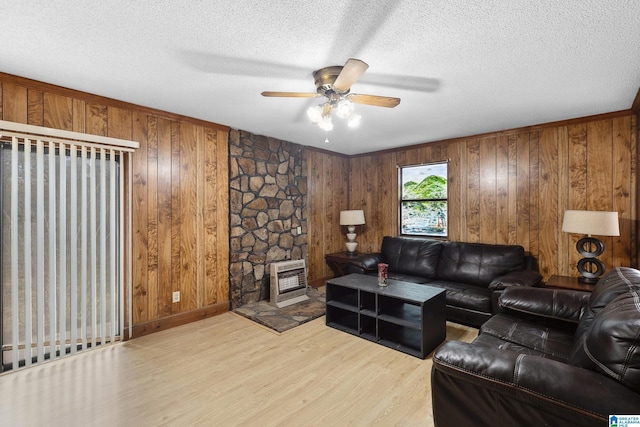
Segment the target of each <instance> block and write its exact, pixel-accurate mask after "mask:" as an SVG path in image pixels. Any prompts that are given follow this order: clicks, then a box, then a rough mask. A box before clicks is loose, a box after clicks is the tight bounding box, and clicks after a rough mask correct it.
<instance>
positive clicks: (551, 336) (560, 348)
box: [480, 314, 573, 362]
mask: <svg viewBox="0 0 640 427" xmlns="http://www.w3.org/2000/svg"><path fill="white" fill-rule="evenodd" d="M485 334H487V335H490V336H493V337H495V338H499V339H500V340H502V341H506V342H509V343H511V345H509V346H507V345H506V344H505V345H504V346H503V348H505V349H509V347H512V348H516V349H517V348H521V347H522V348H529V349H532V350H534V351H533V352H528V353H527V354H538V355H544V357H548V358H550V359H555V360H560V361H563V362H566V360H567V357H568V356H569V352H570V351H571V347H572V345H573V333H572V332H568V331H564V330H561V329H555V328H551V327H547V326H545V325H541V324H539V323H536V322H533V321H530V320H526V319H522V318H519V317H516V316H511V315H508V314H496V315H495V316H493V317H492V318H491V319H489V320H487V321H486V322H485V323H484V324H483V325H482V326H481V327H480V335H481V336H482V335H485ZM519 352H525V351H524V350H520V351H519Z"/></svg>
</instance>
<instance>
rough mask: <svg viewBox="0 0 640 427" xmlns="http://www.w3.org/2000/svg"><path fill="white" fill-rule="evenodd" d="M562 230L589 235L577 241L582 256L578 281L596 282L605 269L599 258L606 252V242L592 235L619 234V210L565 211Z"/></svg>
mask: <svg viewBox="0 0 640 427" xmlns="http://www.w3.org/2000/svg"><path fill="white" fill-rule="evenodd" d="M562 231H564V232H565V233H575V234H586V235H587V237H583V238H582V239H580V240H578V243H576V249H577V250H578V253H579V254H580V255H581V256H582V259H580V260H579V261H578V265H577V267H578V273H580V277H579V278H578V281H579V282H580V283H596V282H597V281H598V278H599V277H600V276H601V275H602V273H604V269H605V266H604V263H603V262H602V261H600V260H599V259H598V258H597V257H598V256H600V255H602V253H603V252H604V243H602V241H601V240H598V239H596V238H595V237H591V235H592V234H595V235H596V236H619V235H620V230H619V228H618V212H605V211H578V210H567V211H564V219H563V221H562Z"/></svg>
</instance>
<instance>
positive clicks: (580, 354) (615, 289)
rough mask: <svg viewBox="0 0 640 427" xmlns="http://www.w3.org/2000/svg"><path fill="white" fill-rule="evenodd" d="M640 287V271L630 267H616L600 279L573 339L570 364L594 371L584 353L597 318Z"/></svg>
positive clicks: (591, 362) (591, 363) (590, 361)
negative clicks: (617, 299)
mask: <svg viewBox="0 0 640 427" xmlns="http://www.w3.org/2000/svg"><path fill="white" fill-rule="evenodd" d="M638 286H640V271H638V270H636V269H635V268H629V267H616V268H613V269H611V270H609V271H608V272H607V273H605V275H604V276H602V277H601V278H600V280H599V281H598V283H597V284H596V287H595V288H594V290H593V292H591V296H590V297H589V303H588V304H587V306H586V308H585V311H584V313H582V315H581V316H580V322H579V323H578V327H577V328H576V332H575V334H574V338H573V347H572V349H571V352H570V353H569V359H568V360H567V362H568V363H570V364H572V365H574V366H579V367H582V368H586V369H593V368H594V365H593V361H592V360H591V359H590V358H589V357H588V356H587V354H586V353H585V352H584V340H585V338H586V335H587V332H588V331H589V329H590V328H591V325H592V324H593V321H594V319H595V317H596V316H597V315H598V313H600V311H602V310H603V309H604V308H605V307H606V306H607V305H608V304H609V303H610V302H611V301H613V300H614V299H616V298H618V297H619V296H620V295H622V294H625V293H627V292H629V291H632V290H634V289H637V288H638Z"/></svg>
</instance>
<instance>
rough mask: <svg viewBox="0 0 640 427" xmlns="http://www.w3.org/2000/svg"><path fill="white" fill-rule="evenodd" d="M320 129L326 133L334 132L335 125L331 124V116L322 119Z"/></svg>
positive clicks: (319, 124)
mask: <svg viewBox="0 0 640 427" xmlns="http://www.w3.org/2000/svg"><path fill="white" fill-rule="evenodd" d="M318 126H319V127H320V129H322V130H324V131H327V132H328V131H330V130H333V123H332V122H331V115H330V114H329V115H326V116H324V117H323V118H322V120H321V121H320V122H319V123H318Z"/></svg>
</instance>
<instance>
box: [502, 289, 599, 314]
mask: <svg viewBox="0 0 640 427" xmlns="http://www.w3.org/2000/svg"><path fill="white" fill-rule="evenodd" d="M590 295H591V294H590V293H589V292H582V291H572V290H566V289H549V288H522V287H511V288H507V289H505V290H504V291H503V292H502V295H500V298H499V304H500V308H501V309H502V310H503V311H509V312H519V313H524V314H526V315H533V316H536V317H545V318H548V319H550V320H562V321H569V322H572V323H578V322H579V321H580V317H581V316H582V313H583V311H584V309H585V307H586V306H587V304H588V302H589V296H590Z"/></svg>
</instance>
